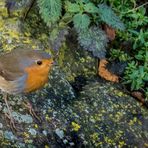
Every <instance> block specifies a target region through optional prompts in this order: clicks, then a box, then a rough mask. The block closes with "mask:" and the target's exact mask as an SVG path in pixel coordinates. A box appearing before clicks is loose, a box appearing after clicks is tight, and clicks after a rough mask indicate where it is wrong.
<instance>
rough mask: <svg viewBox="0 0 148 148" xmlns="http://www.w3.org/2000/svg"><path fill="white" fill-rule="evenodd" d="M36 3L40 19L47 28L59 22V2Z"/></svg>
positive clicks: (57, 0)
mask: <svg viewBox="0 0 148 148" xmlns="http://www.w3.org/2000/svg"><path fill="white" fill-rule="evenodd" d="M37 3H38V6H39V9H40V10H39V12H40V14H41V17H42V18H43V20H44V22H45V23H46V24H47V25H48V26H50V25H51V24H53V23H55V22H56V21H58V20H59V18H60V16H61V11H62V2H61V0H38V1H37Z"/></svg>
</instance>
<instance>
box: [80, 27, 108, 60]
mask: <svg viewBox="0 0 148 148" xmlns="http://www.w3.org/2000/svg"><path fill="white" fill-rule="evenodd" d="M78 42H79V44H80V45H81V46H82V47H83V48H84V49H85V50H88V51H91V52H92V53H93V55H94V56H96V57H98V58H100V59H102V58H105V54H106V46H107V42H108V39H107V36H106V33H105V32H104V31H102V30H101V29H99V28H97V27H95V26H92V27H90V28H89V29H88V30H85V31H84V30H83V31H80V32H79V33H78Z"/></svg>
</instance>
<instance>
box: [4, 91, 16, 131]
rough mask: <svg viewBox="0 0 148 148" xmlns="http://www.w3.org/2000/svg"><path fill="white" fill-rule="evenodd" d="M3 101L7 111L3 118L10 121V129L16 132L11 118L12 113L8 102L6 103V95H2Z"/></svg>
mask: <svg viewBox="0 0 148 148" xmlns="http://www.w3.org/2000/svg"><path fill="white" fill-rule="evenodd" d="M3 99H4V101H5V104H6V106H7V109H8V113H5V116H6V117H7V118H8V119H9V120H10V127H11V128H12V129H15V130H17V129H16V126H15V122H14V118H13V116H12V111H11V109H10V107H9V104H8V101H7V94H3Z"/></svg>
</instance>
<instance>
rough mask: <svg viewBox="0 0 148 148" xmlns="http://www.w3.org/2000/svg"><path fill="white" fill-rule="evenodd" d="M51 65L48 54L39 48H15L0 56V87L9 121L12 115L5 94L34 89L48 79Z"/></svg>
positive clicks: (27, 91) (26, 91)
mask: <svg viewBox="0 0 148 148" xmlns="http://www.w3.org/2000/svg"><path fill="white" fill-rule="evenodd" d="M52 65H53V59H52V58H51V56H50V55H49V54H47V53H46V52H43V51H40V50H31V49H24V48H19V47H18V48H16V49H14V50H12V51H11V52H8V53H4V54H3V55H1V56H0V89H1V90H2V92H3V93H4V95H3V97H4V100H5V103H6V106H7V108H8V113H9V115H10V121H11V123H12V125H13V127H15V125H14V121H13V117H12V115H11V111H10V108H9V105H8V102H7V94H14V95H15V94H22V93H29V92H32V91H35V90H37V89H39V88H41V87H43V86H44V84H45V83H46V82H47V81H48V73H49V71H50V70H51V67H52Z"/></svg>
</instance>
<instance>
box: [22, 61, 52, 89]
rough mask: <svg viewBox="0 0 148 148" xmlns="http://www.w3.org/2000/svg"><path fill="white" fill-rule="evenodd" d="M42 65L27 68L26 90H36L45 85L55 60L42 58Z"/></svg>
mask: <svg viewBox="0 0 148 148" xmlns="http://www.w3.org/2000/svg"><path fill="white" fill-rule="evenodd" d="M42 62H43V63H42V66H31V67H27V68H26V69H25V72H27V75H28V76H27V79H26V83H25V88H24V92H32V91H35V90H37V89H39V88H41V87H43V86H44V85H45V83H47V81H48V73H49V70H50V68H51V65H52V63H53V60H52V59H50V60H42Z"/></svg>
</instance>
